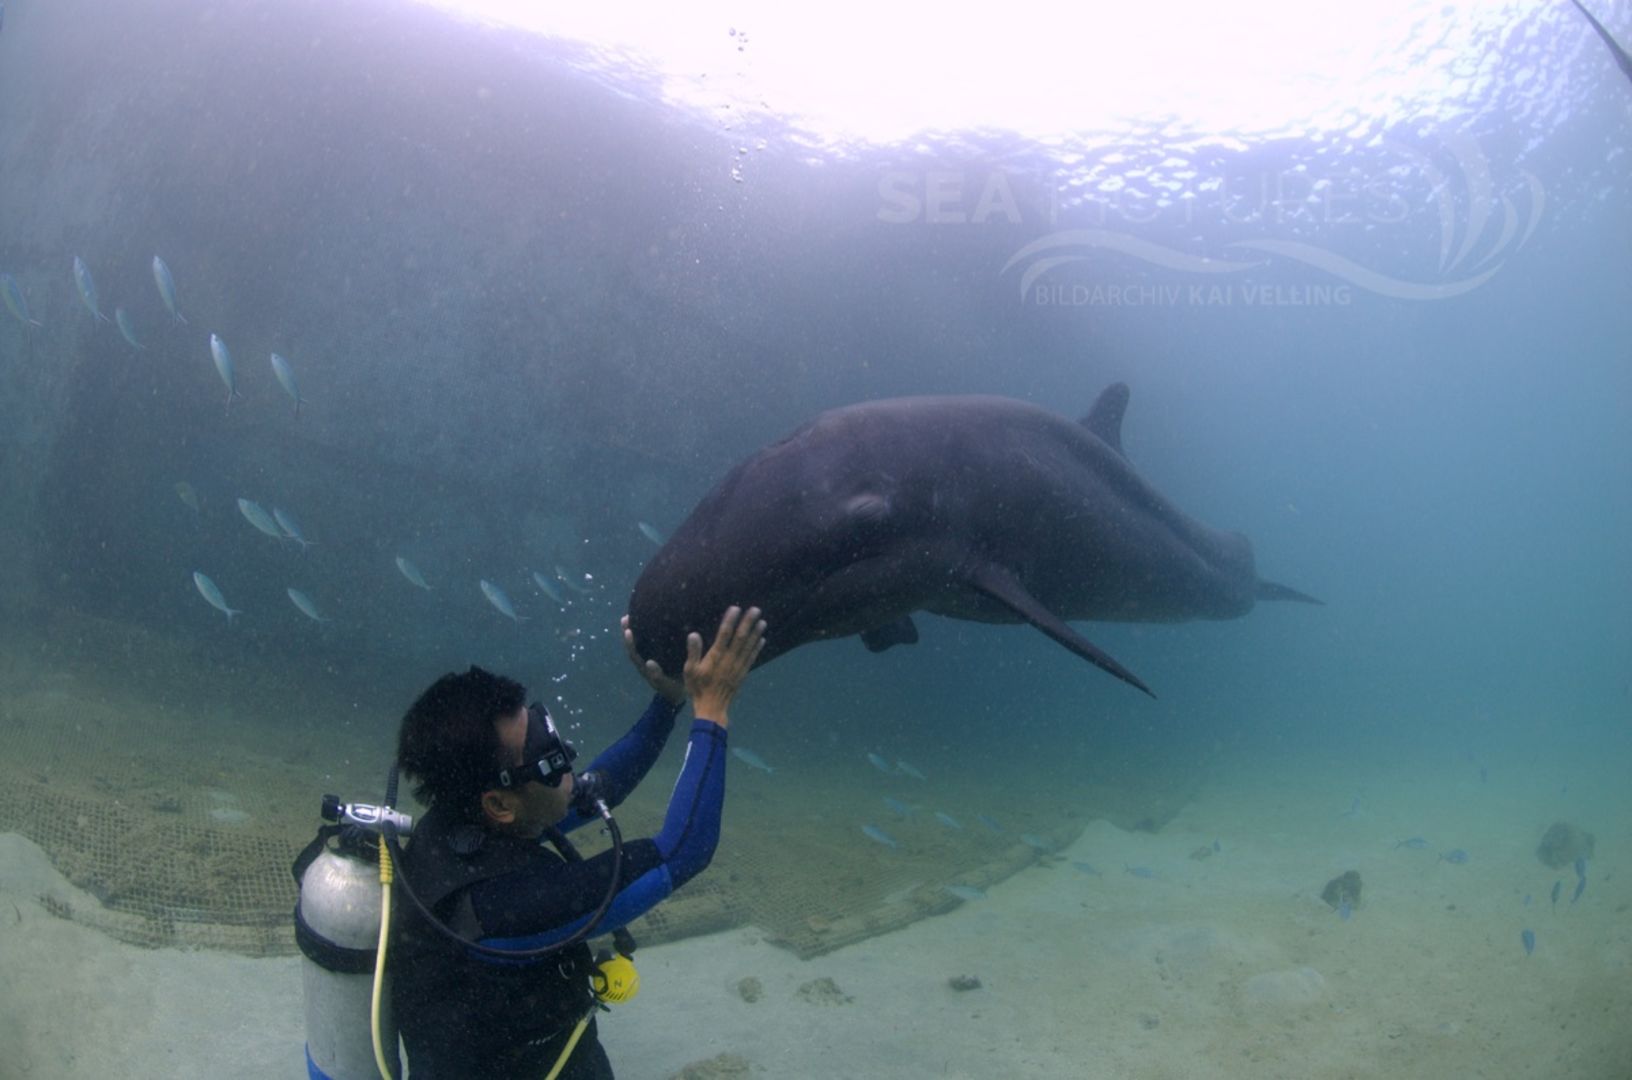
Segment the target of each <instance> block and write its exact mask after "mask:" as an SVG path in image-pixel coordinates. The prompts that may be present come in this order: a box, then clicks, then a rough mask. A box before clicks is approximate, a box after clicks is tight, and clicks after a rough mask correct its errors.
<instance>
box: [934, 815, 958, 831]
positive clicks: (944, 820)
mask: <svg viewBox="0 0 1632 1080" xmlns="http://www.w3.org/2000/svg"><path fill="white" fill-rule="evenodd" d="M935 820H936V821H939V822H940V823H941V824H942V825H945V826H946V827H947V828H949V829H956V830H958V831H959V832H962V831H963V826H962V825H961V824H959V823H958V819H957V818H955V817H953V816H952V815H951V814H948V813H947V812H946V811H944V810H937V811H935Z"/></svg>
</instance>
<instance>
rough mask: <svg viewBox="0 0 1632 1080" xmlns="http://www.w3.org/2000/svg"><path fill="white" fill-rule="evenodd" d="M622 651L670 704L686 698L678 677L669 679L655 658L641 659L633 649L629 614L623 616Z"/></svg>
mask: <svg viewBox="0 0 1632 1080" xmlns="http://www.w3.org/2000/svg"><path fill="white" fill-rule="evenodd" d="M623 651H624V652H626V653H628V654H629V659H630V660H631V661H632V662H633V663H634V665H635V668H636V670H638V671H639V672H640V677H641V678H643V679H645V680H646V681H647V683H649V684H650V685H651V688H652V689H653V690H656V691H657V692H658V693H659V694H662V695H663V697H665V698H667V699H668V702H669V704H670V705H682V704H684V703H685V700H686V687H685V684H684V683H682V682H681V681H680V680H679V679H671V678H669V677H668V676H667V675H665V674H663V668H662V666H661V665H659V664H658V662H657V661H656V660H642V659H641V657H640V653H639V651H637V650H636V649H635V632H634V631H633V630H631V629H629V616H627V615H625V616H624V617H623Z"/></svg>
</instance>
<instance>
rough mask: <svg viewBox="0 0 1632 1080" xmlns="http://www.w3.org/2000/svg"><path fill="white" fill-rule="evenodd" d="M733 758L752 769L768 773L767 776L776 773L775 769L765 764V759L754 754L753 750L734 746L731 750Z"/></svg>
mask: <svg viewBox="0 0 1632 1080" xmlns="http://www.w3.org/2000/svg"><path fill="white" fill-rule="evenodd" d="M731 756H732V757H734V758H736V759H737V760H738V761H740V762H742V763H743V764H744V765H746V766H748V767H749V768H750V769H758V770H759V771H760V772H763V773H767V774H770V773H774V772H776V770H775V769H773V768H771V767H770V766H769V765H767V764H765V759H764V758H762V757H760V756H759V755H758V754H756V753H754V752H753V751H752V750H749V749H746V748H744V747H741V746H733V747H732V748H731Z"/></svg>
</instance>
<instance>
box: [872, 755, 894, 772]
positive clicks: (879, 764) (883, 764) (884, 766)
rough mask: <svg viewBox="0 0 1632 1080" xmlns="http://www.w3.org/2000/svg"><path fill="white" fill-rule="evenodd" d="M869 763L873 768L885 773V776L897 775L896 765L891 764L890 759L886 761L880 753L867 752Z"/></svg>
mask: <svg viewBox="0 0 1632 1080" xmlns="http://www.w3.org/2000/svg"><path fill="white" fill-rule="evenodd" d="M867 763H868V764H869V765H871V766H872V767H873V768H875V769H877V770H878V771H879V772H881V773H883V774H884V775H885V776H894V775H895V766H894V765H891V764H890V763H889V762H888V761H885V760H884V759H883V758H882V757H880V756H879V755H878V754H874V753H872V752H869V753H868V754H867Z"/></svg>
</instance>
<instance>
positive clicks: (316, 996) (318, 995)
mask: <svg viewBox="0 0 1632 1080" xmlns="http://www.w3.org/2000/svg"><path fill="white" fill-rule="evenodd" d="M322 815H323V819H324V820H325V821H327V822H329V823H330V824H327V825H324V826H323V827H321V828H320V829H318V833H317V837H316V838H315V839H314V840H313V841H312V842H311V843H310V844H308V845H307V846H306V848H305V850H303V851H302V852H301V853H300V856H299V857H298V858H297V859H296V860H295V865H294V867H293V872H294V875H295V880H296V881H297V882H298V883H299V884H300V900H299V901H298V902H297V903H296V905H295V941H296V943H297V944H298V945H299V946H300V951H301V953H302V955H303V959H302V961H301V965H300V968H301V975H300V978H301V990H302V996H303V997H304V999H305V1006H306V1071H307V1075H308V1076H309V1077H310V1078H311V1080H370V1078H373V1077H378V1076H380V1074H381V1065H380V1060H379V1059H378V1058H377V1057H376V1055H375V1043H374V1036H373V1011H374V993H375V987H374V982H375V979H374V970H375V958H376V949H377V945H378V942H379V938H380V927H381V923H382V909H383V908H384V906H385V904H386V900H385V896H386V889H385V888H383V887H382V886H381V862H380V840H379V836H378V835H377V833H375V832H373V831H372V830H373V829H377V828H378V826H379V823H380V821H381V819H382V818H383V817H384V816H385V815H390V816H391V817H392V818H394V819H395V820H394V824H395V825H396V828H397V830H398V831H399V832H401V833H402V834H404V835H406V834H407V833H408V831H409V829H410V828H412V824H413V819H412V818H410V817H408V816H407V815H405V814H398V813H396V811H394V810H392V809H391V808H390V807H374V806H363V805H350V804H342V803H341V802H340V800H339V799H338V798H336V797H335V796H333V795H325V796H324V797H323V806H322ZM331 840H332V841H333V843H332V844H331ZM387 865H389V860H387ZM390 1000H391V999H390V995H389V994H383V997H382V999H381V1000H380V1002H379V1008H380V1010H381V1011H380V1016H379V1021H380V1025H379V1038H380V1042H381V1044H382V1045H383V1046H386V1047H389V1051H388V1053H387V1056H386V1058H385V1064H386V1066H387V1067H389V1068H390V1073H391V1075H392V1076H397V1075H400V1067H399V1065H398V1063H397V1029H396V1026H395V1025H394V1024H393V1023H392V1022H391V1015H390Z"/></svg>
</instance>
